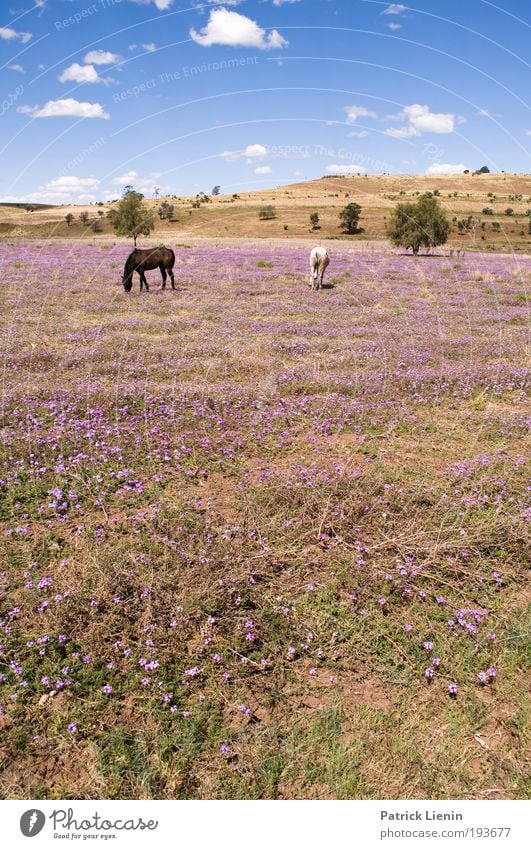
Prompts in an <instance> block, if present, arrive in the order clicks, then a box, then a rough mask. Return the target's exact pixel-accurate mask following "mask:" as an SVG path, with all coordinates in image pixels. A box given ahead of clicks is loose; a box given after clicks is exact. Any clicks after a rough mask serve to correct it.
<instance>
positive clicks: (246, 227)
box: [0, 173, 531, 253]
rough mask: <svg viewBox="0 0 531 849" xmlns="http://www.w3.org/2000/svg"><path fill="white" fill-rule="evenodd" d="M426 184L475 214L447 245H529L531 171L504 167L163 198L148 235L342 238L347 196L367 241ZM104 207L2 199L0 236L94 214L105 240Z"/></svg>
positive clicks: (48, 232) (76, 233)
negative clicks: (26, 205) (170, 210)
mask: <svg viewBox="0 0 531 849" xmlns="http://www.w3.org/2000/svg"><path fill="white" fill-rule="evenodd" d="M205 189H206V190H208V187H205ZM426 191H434V192H438V193H439V200H440V202H441V204H442V205H443V207H444V208H445V210H446V211H447V213H448V215H449V217H450V218H451V219H454V218H457V219H463V218H467V217H468V216H474V217H475V218H477V219H478V225H477V228H476V231H475V233H473V232H471V231H465V232H463V233H459V231H458V226H457V221H453V224H452V232H451V236H450V245H451V247H454V248H455V247H460V248H464V249H467V250H482V251H485V250H502V251H507V252H511V253H512V252H518V251H524V252H525V251H526V250H529V245H530V242H531V237H530V235H529V232H528V221H529V218H528V216H527V215H526V212H527V210H528V209H530V208H531V176H527V175H522V174H503V173H502V174H482V175H472V174H468V175H465V174H463V175H445V176H419V175H414V176H386V175H383V176H367V177H364V176H342V177H324V178H322V179H320V180H312V181H309V182H303V183H297V184H294V185H287V186H279V187H277V188H274V189H263V190H260V191H255V192H242V193H240V194H235V195H232V194H230V193H229V194H223V195H220V196H219V197H213V198H211V201H210V202H209V203H202V204H201V205H200V208H193V206H192V204H193V203H194V202H195V201H196V198H195V197H173V198H169V199H168V200H169V202H171V203H172V204H174V208H175V212H174V219H173V220H172V221H160V220H158V219H157V225H156V230H155V233H154V234H153V238H159V239H161V240H163V241H166V242H167V243H168V244H171V243H175V242H179V241H181V242H182V241H183V240H187V239H190V238H192V237H196V238H201V237H232V238H238V237H245V238H252V239H271V238H278V239H283V240H286V239H290V240H291V239H293V238H301V237H302V238H317V239H324V240H327V239H340V238H345V237H344V235H343V233H342V230H341V228H340V226H339V218H338V216H339V213H340V212H341V210H342V209H344V207H345V206H346V205H347V204H348V203H352V202H356V203H359V204H360V205H361V206H362V208H363V212H362V216H361V219H360V227H361V228H363V229H362V232H360V233H359V234H358V235H356V236H351V237H349V238H350V240H352V241H353V242H354V243H361V245H363V243H364V242H366V241H367V240H369V241H373V240H380V241H381V240H385V238H386V225H387V220H388V216H389V213H390V211H391V210H392V209H393V208H394V206H396V204H397V203H398V202H402V201H411V200H416V199H417V197H418V195H419V193H422V192H426ZM146 203H147V205H148V206H151V207H153V208H154V209H157V208H158V207H159V205H160V203H161V200H158V201H154V200H149V199H148V200H147V201H146ZM269 204H272V205H274V207H275V209H276V213H277V215H276V218H274V219H272V220H269V221H260V220H259V218H258V213H259V210H260V207H261V206H264V205H265V206H266V205H269ZM110 206H111V205H110V204H102V205H101V206H99V207H98V206H96V205H91V206H61V207H54V208H42V209H38V210H35V211H34V212H31V213H28V212H26V211H25V210H24V209H23V208H15V207H14V206H2V205H0V238H4V239H10V238H12V237H13V236H15V237H20V236H26V237H30V238H31V237H36V238H41V239H42V238H51V237H59V238H62V239H65V238H75V239H79V238H83V237H85V238H86V237H88V236H91V237H92V235H93V234H92V231H91V228H90V224H92V223H93V222H94V221H98V224H99V227H101V233H102V236H103V237H106V238H107V239H108V237H109V236H110V235H112V229H111V226H110V223H109V221H108V220H107V219H106V218H105V215H104V214H103V215H102V216H100V215H99V212H102V213H105V212H106V211H107V210H108V209H109V208H110ZM484 209H491V210H492V214H488V215H485V214H482V210H484ZM507 209H512V210H513V214H512V215H510V216H508V215H506V214H505V211H506V210H507ZM83 211H86V212H87V213H88V215H89V226H87V225H85V224H83V223H82V222H81V221H80V220H79V214H80V213H81V212H83ZM68 212H70V213H71V214H72V215H73V216H74V222H73V223H72V224H71V225H70V226H68V225H67V224H66V222H65V220H64V217H65V215H66V214H67V213H68ZM312 212H318V213H319V216H320V229H319V230H318V231H316V232H315V233H314V234H313V235H312V236H311V237H310V234H309V230H310V223H309V219H310V214H311V213H312ZM96 238H98V237H96Z"/></svg>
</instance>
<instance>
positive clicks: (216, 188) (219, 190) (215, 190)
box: [212, 186, 221, 198]
mask: <svg viewBox="0 0 531 849" xmlns="http://www.w3.org/2000/svg"><path fill="white" fill-rule="evenodd" d="M220 192H221V186H214V188H213V189H212V194H213V196H214V197H215V198H216V197H217V196H218V195H219V193H220Z"/></svg>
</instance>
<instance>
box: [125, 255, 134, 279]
mask: <svg viewBox="0 0 531 849" xmlns="http://www.w3.org/2000/svg"><path fill="white" fill-rule="evenodd" d="M135 255H136V248H135V249H134V251H131V253H130V254H129V256H128V257H127V259H126V261H125V268H124V277H129V275H130V274H132V273H133V271H134V270H135Z"/></svg>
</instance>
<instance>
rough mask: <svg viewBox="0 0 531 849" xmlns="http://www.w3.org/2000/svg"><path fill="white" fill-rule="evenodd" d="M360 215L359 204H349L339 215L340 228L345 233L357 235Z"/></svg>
mask: <svg viewBox="0 0 531 849" xmlns="http://www.w3.org/2000/svg"><path fill="white" fill-rule="evenodd" d="M360 215H361V206H360V205H359V203H349V204H348V206H346V207H345V209H343V210H342V212H340V213H339V220H340V221H341V226H342V227H343V229H344V230H346V231H347V233H350V234H352V233H357V232H358V230H359V228H358V221H359V220H360Z"/></svg>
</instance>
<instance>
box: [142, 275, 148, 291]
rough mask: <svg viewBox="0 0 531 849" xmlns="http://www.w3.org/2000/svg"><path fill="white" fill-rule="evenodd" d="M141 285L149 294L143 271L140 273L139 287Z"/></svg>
mask: <svg viewBox="0 0 531 849" xmlns="http://www.w3.org/2000/svg"><path fill="white" fill-rule="evenodd" d="M142 283H143V284H144V286H145V287H146V292H149V286H148V282H147V280H146V275H145V274H144V272H143V271H141V272H140V285H142Z"/></svg>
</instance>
